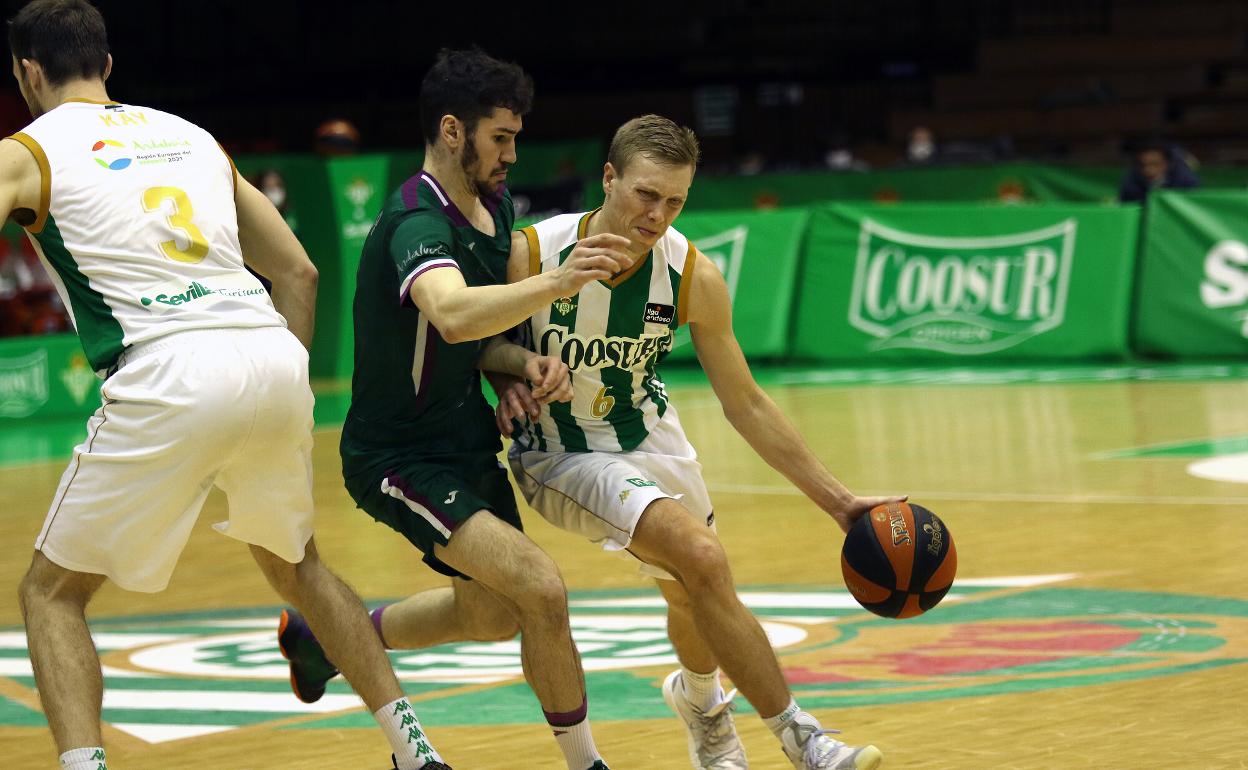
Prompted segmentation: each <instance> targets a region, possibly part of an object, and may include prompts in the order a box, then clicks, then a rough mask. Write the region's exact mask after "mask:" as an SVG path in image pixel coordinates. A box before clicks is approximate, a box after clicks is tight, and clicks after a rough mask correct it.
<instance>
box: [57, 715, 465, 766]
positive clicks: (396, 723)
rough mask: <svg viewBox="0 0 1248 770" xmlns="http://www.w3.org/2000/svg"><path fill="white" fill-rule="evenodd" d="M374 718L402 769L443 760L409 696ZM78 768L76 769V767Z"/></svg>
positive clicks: (396, 762)
mask: <svg viewBox="0 0 1248 770" xmlns="http://www.w3.org/2000/svg"><path fill="white" fill-rule="evenodd" d="M373 719H376V720H377V724H379V725H381V730H382V732H384V733H385V734H386V738H388V739H389V740H390V748H391V749H393V750H394V761H395V764H397V765H398V766H399V770H420V768H422V767H424V766H425V765H427V764H428V763H430V762H441V761H443V760H442V757H441V756H439V755H438V752H436V751H434V749H433V744H431V743H430V742H429V739H428V738H426V737H425V731H424V730H422V729H421V727H420V720H419V719H417V718H416V712H415V711H414V710H413V709H412V704H411V703H408V701H407V698H399V699H398V700H396V701H393V702H391V703H387V704H386V705H384V706H382V707H381V708H379V709H377V710H376V711H374V712H373ZM75 770H76V769H75Z"/></svg>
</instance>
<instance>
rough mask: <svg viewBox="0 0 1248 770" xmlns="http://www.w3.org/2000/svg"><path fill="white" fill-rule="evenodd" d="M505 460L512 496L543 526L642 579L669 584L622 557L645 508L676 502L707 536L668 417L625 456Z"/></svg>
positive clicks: (512, 455)
mask: <svg viewBox="0 0 1248 770" xmlns="http://www.w3.org/2000/svg"><path fill="white" fill-rule="evenodd" d="M508 460H509V461H510V462H511V470H512V474H513V475H514V476H515V478H516V484H517V485H518V486H519V487H520V492H521V493H522V494H523V495H524V498H525V500H527V501H528V503H529V505H530V506H532V507H533V509H534V510H536V511H537V512H538V513H540V514H541V515H542V517H543V518H545V519H546V520H547V521H549V522H550V523H551V524H554V525H555V526H556V527H559V528H560V529H565V530H567V531H569V532H575V533H578V534H581V535H584V536H585V537H587V538H589V539H590V540H591V541H593V542H594V543H597V544H598V545H600V546H602V548H603V549H604V550H606V551H609V552H614V553H616V554H619V555H620V556H623V557H625V558H627V559H630V560H632V561H634V562H636V563H637V564H638V565H639V570H640V572H641V573H642V574H645V575H649V576H651V577H656V578H661V579H666V580H670V579H672V576H671V575H670V574H668V573H667V572H666V571H665V570H663V569H660V568H659V567H656V566H654V565H651V564H646V563H644V562H641V561H640V560H638V559H636V557H634V556H633V555H632V554H630V553H629V552H628V551H627V550H625V549H627V548H628V544H629V543H630V542H631V541H632V539H633V532H634V531H635V530H636V528H637V522H638V521H639V520H640V519H641V514H642V513H644V512H645V510H646V507H647V506H648V505H650V503H652V502H654V501H655V500H658V499H661V498H664V497H668V498H672V499H674V500H679V501H680V503H681V505H682V506H684V508H685V509H686V510H688V511H689V513H690V515H692V516H693V517H694V518H695V519H697V520H698V521H699V522H701V523H704V524H705V525H706V526H708V527H710V528H711V529H712V531H713V530H714V529H715V517H714V513H713V509H712V508H711V496H710V494H709V493H708V492H707V491H706V483H705V482H704V481H703V480H702V464H701V463H699V462H698V454H697V452H696V451H695V450H694V448H693V446H692V445H691V444H690V443H689V441H688V439H686V438H685V433H684V430H683V429H682V428H681V427H680V421H679V420H678V419H676V417H675V414H674V413H670V412H669V414H668V415H666V416H664V418H663V419H662V420H660V421H659V424H658V425H657V426H656V427H655V429H654V430H653V431H652V432H651V433H650V435H649V436H648V437H646V440H645V441H643V442H642V443H641V444H640V445H639V446H638V447H637V448H636V449H634V450H632V451H631V452H541V451H523V450H522V449H521V447H520V446H519V445H517V444H515V443H513V444H512V445H511V449H510V450H509V452H508Z"/></svg>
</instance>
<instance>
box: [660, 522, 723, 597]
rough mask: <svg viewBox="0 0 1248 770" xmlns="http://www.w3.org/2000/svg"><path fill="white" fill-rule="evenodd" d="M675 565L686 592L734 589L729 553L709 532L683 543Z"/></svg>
mask: <svg viewBox="0 0 1248 770" xmlns="http://www.w3.org/2000/svg"><path fill="white" fill-rule="evenodd" d="M674 566H675V567H676V570H677V573H678V575H679V576H680V581H681V584H682V585H683V586H684V587H685V590H686V592H687V593H690V594H692V593H694V592H695V591H723V590H732V574H731V570H730V569H729V567H728V554H727V553H725V552H724V547H723V545H722V544H721V543H720V542H719V540H717V539H716V538H715V537H713V536H710V535H709V533H708V535H707V536H704V537H697V538H694V539H693V540H691V541H690V542H687V543H684V544H683V545H682V546H681V548H680V550H679V553H678V558H677V559H676V561H675V565H674Z"/></svg>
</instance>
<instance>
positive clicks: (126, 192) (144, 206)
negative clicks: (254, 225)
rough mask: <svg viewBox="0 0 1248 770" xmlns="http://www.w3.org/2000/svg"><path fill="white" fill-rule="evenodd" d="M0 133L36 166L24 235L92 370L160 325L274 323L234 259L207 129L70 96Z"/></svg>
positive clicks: (227, 175) (236, 250) (229, 189)
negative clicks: (8, 133)
mask: <svg viewBox="0 0 1248 770" xmlns="http://www.w3.org/2000/svg"><path fill="white" fill-rule="evenodd" d="M10 138H12V139H14V140H16V141H18V142H21V143H22V144H23V145H24V146H25V147H26V148H27V149H28V150H30V152H31V154H32V155H34V157H35V160H36V161H37V162H38V163H39V169H40V171H41V173H42V179H43V186H42V191H41V200H40V204H39V210H38V211H36V212H35V215H36V218H35V221H34V222H33V223H30V224H29V225H27V226H26V231H27V235H28V236H29V238H30V241H31V243H32V244H33V245H34V248H35V250H36V251H37V252H38V253H39V256H40V258H41V259H42V260H43V262H44V267H46V268H47V270H48V274H49V275H50V276H51V277H52V280H53V282H54V283H55V284H56V288H57V291H58V292H59V293H60V295H61V299H62V300H63V301H64V302H65V306H66V307H67V308H68V309H69V312H70V315H71V318H72V319H73V322H74V327H75V328H76V329H77V330H78V335H79V337H80V338H81V340H82V346H83V349H84V350H85V352H86V354H87V358H88V360H89V361H90V362H91V365H92V368H94V369H95V370H96V371H97V372H105V371H107V370H108V369H109V367H111V366H112V365H113V364H114V363H115V362H116V361H117V357H118V356H119V355H120V354H121V352H122V351H123V350H124V349H125V348H126V347H128V346H130V345H133V344H135V343H138V342H143V341H146V340H151V339H154V338H156V337H161V336H163V335H166V334H170V333H172V332H177V331H183V330H185V329H204V328H214V327H257V326H281V325H284V324H285V321H284V320H283V319H282V317H281V316H280V315H279V314H278V313H277V311H276V310H275V309H274V308H273V303H272V302H271V301H270V300H269V297H268V294H267V293H266V292H265V290H264V287H263V286H262V285H261V284H260V282H259V281H258V280H257V279H256V278H255V277H254V276H253V275H251V274H250V273H248V272H247V270H246V269H245V268H244V266H243V257H242V250H241V248H240V247H239V244H238V215H237V211H236V209H235V206H234V167H233V164H232V163H231V161H230V160H229V158H228V156H226V154H225V152H224V151H223V150H222V149H221V147H220V145H218V144H217V142H216V141H215V140H214V139H213V138H212V136H211V135H210V134H209V133H208V132H207V131H204V130H203V129H201V128H199V127H198V126H196V125H194V124H192V123H189V122H187V121H185V120H183V119H182V118H179V117H177V116H176V115H170V114H168V113H166V112H161V111H159V110H154V109H151V108H148V107H135V106H131V105H126V104H117V103H114V102H108V103H97V102H88V101H78V100H71V101H69V102H66V103H65V104H62V105H60V106H59V107H57V108H56V109H54V110H52V111H50V112H48V113H46V114H44V115H43V116H41V117H40V118H38V119H37V120H35V121H34V122H33V123H31V124H30V125H29V126H27V127H26V130H25V131H23V132H21V133H18V134H14V135H13V136H12V137H10Z"/></svg>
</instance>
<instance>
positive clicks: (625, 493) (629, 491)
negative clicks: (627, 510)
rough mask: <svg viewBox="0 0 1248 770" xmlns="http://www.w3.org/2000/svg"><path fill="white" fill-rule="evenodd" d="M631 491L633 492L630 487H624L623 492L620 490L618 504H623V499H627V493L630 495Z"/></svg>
mask: <svg viewBox="0 0 1248 770" xmlns="http://www.w3.org/2000/svg"><path fill="white" fill-rule="evenodd" d="M632 493H633V490H631V489H626V490H624V491H623V492H621V493H620V504H621V505H623V504H624V501H625V500H627V499H628V496H629V495H631V494H632Z"/></svg>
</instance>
